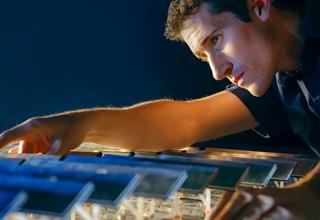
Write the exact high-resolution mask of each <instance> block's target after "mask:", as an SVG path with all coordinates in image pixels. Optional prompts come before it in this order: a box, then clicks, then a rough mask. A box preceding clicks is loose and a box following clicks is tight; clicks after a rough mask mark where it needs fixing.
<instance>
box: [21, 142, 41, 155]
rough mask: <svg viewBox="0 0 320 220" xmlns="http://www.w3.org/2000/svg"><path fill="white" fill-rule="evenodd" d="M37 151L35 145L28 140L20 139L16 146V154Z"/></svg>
mask: <svg viewBox="0 0 320 220" xmlns="http://www.w3.org/2000/svg"><path fill="white" fill-rule="evenodd" d="M33 153H38V149H37V147H36V146H35V145H34V144H32V143H30V142H28V141H20V142H19V146H18V154H33Z"/></svg>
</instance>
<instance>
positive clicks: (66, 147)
mask: <svg viewBox="0 0 320 220" xmlns="http://www.w3.org/2000/svg"><path fill="white" fill-rule="evenodd" d="M82 142H83V138H79V137H77V136H75V135H65V137H64V138H63V139H61V142H60V146H59V147H56V150H55V151H56V152H55V153H54V154H56V155H64V154H67V153H69V152H70V150H72V149H75V148H77V147H79V146H80V145H81V144H82ZM53 145H54V144H53ZM52 147H53V146H52Z"/></svg>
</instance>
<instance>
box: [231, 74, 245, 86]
mask: <svg viewBox="0 0 320 220" xmlns="http://www.w3.org/2000/svg"><path fill="white" fill-rule="evenodd" d="M243 75H244V72H243V73H241V74H240V75H239V76H238V77H236V78H235V79H234V80H233V83H234V84H236V85H238V82H239V80H240V79H241V78H242V76H243Z"/></svg>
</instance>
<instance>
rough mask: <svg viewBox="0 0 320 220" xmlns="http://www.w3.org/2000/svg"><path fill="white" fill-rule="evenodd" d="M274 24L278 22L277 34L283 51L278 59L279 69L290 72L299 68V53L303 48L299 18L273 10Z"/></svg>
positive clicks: (296, 14)
mask: <svg viewBox="0 0 320 220" xmlns="http://www.w3.org/2000/svg"><path fill="white" fill-rule="evenodd" d="M274 16H275V18H276V22H279V24H278V25H277V26H278V34H279V39H280V40H281V41H282V45H283V47H282V48H283V49H282V51H281V55H280V57H279V69H280V70H285V71H291V70H295V69H298V68H299V67H300V53H301V49H302V46H303V40H302V35H301V24H300V23H301V22H300V21H301V18H300V16H299V15H298V13H295V12H292V11H280V10H278V9H275V10H274Z"/></svg>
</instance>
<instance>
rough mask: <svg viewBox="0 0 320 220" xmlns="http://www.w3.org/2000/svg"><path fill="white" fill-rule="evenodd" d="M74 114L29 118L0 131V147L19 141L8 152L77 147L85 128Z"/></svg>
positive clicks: (55, 151) (57, 151)
mask: <svg viewBox="0 0 320 220" xmlns="http://www.w3.org/2000/svg"><path fill="white" fill-rule="evenodd" d="M80 122H81V120H80V118H79V117H78V115H77V114H60V115H53V116H47V117H35V118H31V119H29V120H27V121H25V122H23V123H21V124H19V125H17V126H15V127H13V128H11V129H8V130H6V131H4V132H2V133H1V134H0V147H4V146H6V145H8V144H11V143H15V142H19V146H18V147H15V148H12V149H11V150H10V151H9V153H43V154H44V153H50V154H65V153H67V152H68V151H69V150H71V149H73V148H76V147H78V146H79V145H80V144H81V143H82V142H83V140H84V138H85V134H86V133H85V131H84V129H83V126H81V124H80Z"/></svg>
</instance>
